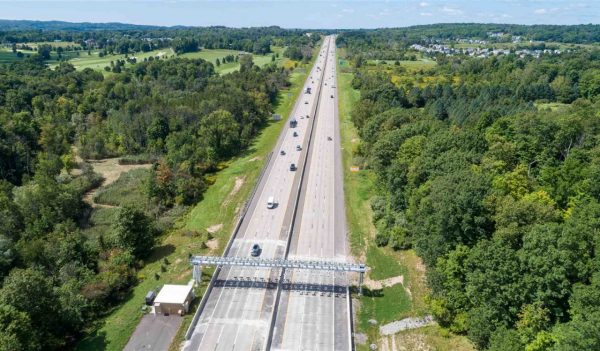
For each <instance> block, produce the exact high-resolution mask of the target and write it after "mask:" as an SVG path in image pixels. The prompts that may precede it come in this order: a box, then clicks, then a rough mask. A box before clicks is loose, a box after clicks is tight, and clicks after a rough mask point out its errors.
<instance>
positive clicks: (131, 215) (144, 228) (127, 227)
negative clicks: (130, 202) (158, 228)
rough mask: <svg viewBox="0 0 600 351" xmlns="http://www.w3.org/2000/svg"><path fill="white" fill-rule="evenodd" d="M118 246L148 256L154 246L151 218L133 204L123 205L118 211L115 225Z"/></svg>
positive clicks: (136, 254)
mask: <svg viewBox="0 0 600 351" xmlns="http://www.w3.org/2000/svg"><path fill="white" fill-rule="evenodd" d="M113 231H114V233H115V240H116V244H117V246H118V247H120V248H122V249H124V250H129V251H131V252H132V253H133V254H134V255H135V256H136V257H140V258H142V257H146V256H147V255H148V254H150V250H151V249H152V247H153V246H154V228H153V226H152V223H151V222H150V219H149V218H148V217H146V215H145V214H144V213H143V212H142V211H140V210H138V209H137V208H135V207H133V206H123V207H121V208H120V209H119V211H118V212H117V218H116V221H115V224H114V226H113Z"/></svg>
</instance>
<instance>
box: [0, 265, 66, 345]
mask: <svg viewBox="0 0 600 351" xmlns="http://www.w3.org/2000/svg"><path fill="white" fill-rule="evenodd" d="M0 305H5V306H11V307H12V308H13V309H14V310H16V311H19V312H22V313H24V314H26V315H27V316H29V319H30V320H32V321H35V323H36V325H37V326H38V328H35V329H33V330H32V333H31V334H30V336H31V338H32V340H44V345H47V346H48V348H49V349H53V348H55V347H57V346H59V345H60V344H62V341H61V340H60V339H59V337H60V335H62V333H63V327H62V324H61V322H60V318H61V315H60V304H59V303H58V300H57V298H56V295H55V294H54V290H53V287H52V284H51V283H50V280H49V279H48V278H46V277H45V276H44V274H43V273H42V272H40V271H39V270H37V269H31V268H28V269H13V270H12V271H11V272H10V275H9V276H8V277H7V278H6V279H5V280H4V285H3V286H2V289H0ZM25 320H26V319H25ZM21 323H23V319H21Z"/></svg>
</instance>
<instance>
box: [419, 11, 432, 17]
mask: <svg viewBox="0 0 600 351" xmlns="http://www.w3.org/2000/svg"><path fill="white" fill-rule="evenodd" d="M419 15H421V16H425V17H431V16H433V13H431V12H421V13H419Z"/></svg>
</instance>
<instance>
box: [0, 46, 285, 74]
mask: <svg viewBox="0 0 600 351" xmlns="http://www.w3.org/2000/svg"><path fill="white" fill-rule="evenodd" d="M42 44H49V45H52V46H54V47H66V46H69V45H75V43H72V42H47V43H27V45H29V46H30V47H32V48H35V47H37V46H38V45H42ZM284 50H285V48H283V47H279V46H272V47H271V51H273V52H272V53H269V54H266V55H255V54H252V56H253V60H254V64H256V65H257V66H261V67H262V66H264V65H266V64H269V63H271V62H273V58H272V56H273V55H275V54H277V55H278V57H276V59H275V63H276V64H277V65H280V66H284V67H287V68H290V67H293V66H294V63H295V61H291V60H290V59H288V58H285V57H283V51H284ZM19 51H21V52H22V53H23V54H24V55H33V54H35V53H36V52H35V51H25V50H19ZM240 54H245V52H243V51H238V50H225V49H214V50H213V49H204V50H201V51H198V52H189V53H185V54H181V55H176V54H175V52H174V51H173V50H172V49H171V48H164V49H158V50H153V51H149V52H139V53H133V54H129V55H127V57H135V58H136V59H137V62H142V61H143V60H144V59H147V58H150V57H155V58H156V57H159V58H160V59H170V58H173V57H182V58H190V59H196V58H201V59H203V60H206V61H209V62H211V63H212V64H213V65H215V70H216V71H217V72H219V73H221V74H226V73H231V72H234V71H236V70H238V69H239V68H240V64H239V63H238V62H229V63H221V64H220V65H219V66H217V65H216V62H217V59H219V61H221V62H222V61H223V58H224V57H225V56H229V55H233V56H238V55H240ZM62 56H63V58H68V62H69V63H70V64H72V65H73V66H74V67H75V69H77V70H83V69H85V68H91V69H93V70H96V71H101V72H102V73H104V74H105V75H108V74H111V73H110V72H107V71H105V70H104V67H106V66H110V62H111V61H117V60H125V59H126V58H127V57H126V56H125V55H120V54H119V55H105V56H103V57H100V51H99V50H93V51H91V52H90V54H88V52H87V51H86V50H79V51H64V52H63V53H62ZM20 59H21V58H19V57H17V55H16V54H14V53H13V52H12V50H11V48H9V47H0V63H10V62H14V61H18V60H20ZM47 63H48V66H49V67H50V68H55V67H56V66H57V65H58V56H57V54H56V52H54V51H53V52H52V53H51V59H50V60H48V61H47ZM127 66H130V64H128V63H127V64H126V67H127Z"/></svg>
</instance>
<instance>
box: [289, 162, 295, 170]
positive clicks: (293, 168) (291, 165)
mask: <svg viewBox="0 0 600 351" xmlns="http://www.w3.org/2000/svg"><path fill="white" fill-rule="evenodd" d="M295 170H296V164H295V163H292V164H290V171H295Z"/></svg>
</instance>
